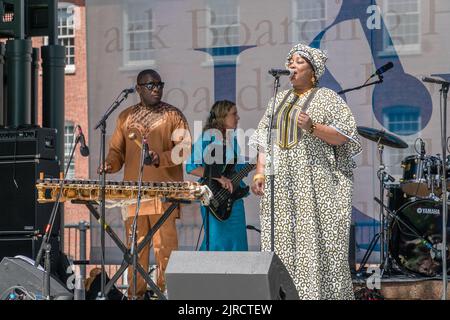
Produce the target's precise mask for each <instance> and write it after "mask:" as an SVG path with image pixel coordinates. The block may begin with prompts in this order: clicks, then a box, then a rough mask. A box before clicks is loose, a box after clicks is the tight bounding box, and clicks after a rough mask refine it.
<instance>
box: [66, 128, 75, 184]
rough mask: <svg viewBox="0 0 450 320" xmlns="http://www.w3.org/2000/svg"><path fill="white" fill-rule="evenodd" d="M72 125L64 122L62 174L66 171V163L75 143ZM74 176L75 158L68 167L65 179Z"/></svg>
mask: <svg viewBox="0 0 450 320" xmlns="http://www.w3.org/2000/svg"><path fill="white" fill-rule="evenodd" d="M73 131H74V125H73V123H72V122H66V124H65V125H64V172H65V170H66V166H67V163H68V162H69V158H70V153H71V152H72V148H73V143H74V141H75V135H74V132H73ZM74 176H75V158H73V159H72V162H71V164H70V166H69V171H67V179H73V177H74Z"/></svg>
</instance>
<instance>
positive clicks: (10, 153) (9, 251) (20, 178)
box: [0, 127, 61, 269]
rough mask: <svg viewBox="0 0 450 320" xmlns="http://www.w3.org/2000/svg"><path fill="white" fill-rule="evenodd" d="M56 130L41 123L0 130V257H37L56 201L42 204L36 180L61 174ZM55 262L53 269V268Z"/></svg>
mask: <svg viewBox="0 0 450 320" xmlns="http://www.w3.org/2000/svg"><path fill="white" fill-rule="evenodd" d="M59 171H60V170H59V163H58V161H57V159H56V130H55V129H48V128H39V127H28V128H22V129H1V130H0V185H1V186H2V188H1V191H0V199H1V206H2V210H1V214H0V261H1V259H2V258H3V257H13V256H16V255H23V256H27V257H29V258H32V259H35V258H36V254H37V251H38V250H39V246H40V242H41V238H40V237H39V235H41V234H43V233H44V231H45V226H46V224H47V223H48V220H49V218H50V214H51V211H52V207H53V203H48V204H38V203H37V201H36V200H37V191H36V187H35V185H36V180H38V179H39V174H40V173H41V172H42V173H44V174H45V177H46V178H51V177H53V178H59ZM60 221H61V220H60V215H59V214H57V219H56V221H55V225H54V228H53V234H52V238H51V245H52V253H51V257H52V261H56V260H57V259H58V253H59V239H58V236H59V230H60V223H61V222H60ZM53 267H54V266H53V265H52V269H53Z"/></svg>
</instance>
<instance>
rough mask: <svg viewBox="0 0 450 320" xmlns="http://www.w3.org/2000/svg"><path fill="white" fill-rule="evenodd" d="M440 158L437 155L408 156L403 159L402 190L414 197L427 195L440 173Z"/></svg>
mask: <svg viewBox="0 0 450 320" xmlns="http://www.w3.org/2000/svg"><path fill="white" fill-rule="evenodd" d="M439 163H440V160H439V158H437V157H435V156H424V157H423V158H422V157H421V156H417V155H414V156H408V157H406V158H405V160H403V161H402V168H403V178H402V179H401V180H400V185H401V187H402V190H403V191H404V192H405V193H406V194H408V195H410V196H412V197H417V196H418V197H427V196H428V195H429V194H430V193H431V192H432V188H431V185H432V184H434V183H435V179H434V177H435V176H436V175H438V166H439Z"/></svg>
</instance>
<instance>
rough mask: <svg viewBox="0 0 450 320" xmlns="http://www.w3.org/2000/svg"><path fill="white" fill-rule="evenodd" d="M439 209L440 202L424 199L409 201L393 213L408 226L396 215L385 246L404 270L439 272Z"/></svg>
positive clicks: (422, 273) (430, 275) (448, 261)
mask: <svg viewBox="0 0 450 320" xmlns="http://www.w3.org/2000/svg"><path fill="white" fill-rule="evenodd" d="M449 209H450V208H449ZM441 211H442V203H441V202H436V201H432V200H428V199H421V200H416V201H411V202H409V203H406V204H404V205H403V206H402V207H401V208H400V209H399V210H398V211H397V217H398V218H399V219H401V220H402V221H403V222H405V223H406V224H407V225H408V226H409V227H410V228H408V227H407V226H405V225H404V224H403V223H402V222H400V221H399V220H398V219H394V221H392V224H391V232H390V240H389V250H390V252H391V255H392V257H393V258H394V260H395V261H396V262H397V264H398V265H399V266H400V267H401V268H402V269H403V270H404V271H406V272H412V273H415V274H420V275H423V276H427V277H434V276H436V275H439V274H442V258H441V257H442V254H441V252H442V251H441V250H442V228H441V226H442V215H441ZM449 212H450V210H449ZM411 229H413V230H414V231H415V232H414V231H412V230H411ZM418 235H419V236H418ZM449 236H450V233H449V228H448V223H447V239H448V240H450V238H449ZM424 239H425V240H424ZM448 240H447V255H446V256H447V266H450V260H449V259H448V251H449V248H450V246H449V241H448ZM448 270H449V268H447V273H448Z"/></svg>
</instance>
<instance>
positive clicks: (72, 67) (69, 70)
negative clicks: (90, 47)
mask: <svg viewBox="0 0 450 320" xmlns="http://www.w3.org/2000/svg"><path fill="white" fill-rule="evenodd" d="M77 7H78V6H77V5H75V4H73V3H70V2H59V3H58V9H57V10H58V43H59V44H60V45H64V47H65V57H66V66H65V68H64V71H65V73H66V74H74V73H75V72H76V54H75V50H76V45H75V40H76V39H75V38H76V36H75V14H76V9H77ZM69 8H72V25H70V26H69V25H68V24H66V25H65V26H64V28H67V29H70V28H72V30H73V33H72V34H71V35H67V34H66V35H62V34H61V30H62V29H63V26H62V25H61V24H60V22H61V17H60V14H59V13H60V10H66V12H67V9H69ZM66 21H67V20H66ZM65 39H68V40H69V41H70V39H73V55H70V54H69V53H68V52H69V51H70V48H71V46H66V45H65V44H64V43H62V40H65ZM45 40H46V41H44V42H45V43H46V44H48V37H46V38H45ZM70 58H72V59H73V63H70V64H69V63H68V62H69V59H70Z"/></svg>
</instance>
